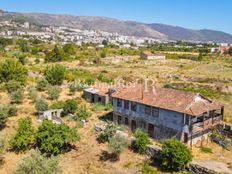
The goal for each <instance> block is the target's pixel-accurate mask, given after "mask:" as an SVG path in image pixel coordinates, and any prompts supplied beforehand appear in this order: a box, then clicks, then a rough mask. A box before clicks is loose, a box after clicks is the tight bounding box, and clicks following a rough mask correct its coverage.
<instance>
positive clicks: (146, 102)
mask: <svg viewBox="0 0 232 174" xmlns="http://www.w3.org/2000/svg"><path fill="white" fill-rule="evenodd" d="M112 100H113V121H114V122H115V123H117V124H124V125H127V126H128V127H129V128H130V129H131V130H132V131H134V130H135V129H137V128H140V129H142V130H144V131H146V132H147V133H148V134H149V135H150V136H151V137H153V138H154V139H166V138H171V137H176V138H177V139H179V140H180V141H182V142H184V143H186V144H194V143H196V142H197V141H199V140H202V138H206V137H207V135H208V133H209V132H211V131H212V129H214V128H216V127H218V126H219V124H220V123H221V122H222V121H223V113H224V107H223V105H221V104H219V103H216V102H213V101H211V100H209V99H206V98H204V97H203V96H201V95H199V94H194V93H190V92H183V91H178V90H174V89H167V88H152V87H149V88H147V89H145V88H144V87H143V86H142V85H138V86H132V87H127V88H122V89H120V90H118V91H116V92H114V93H113V94H112Z"/></svg>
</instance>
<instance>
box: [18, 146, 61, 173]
mask: <svg viewBox="0 0 232 174" xmlns="http://www.w3.org/2000/svg"><path fill="white" fill-rule="evenodd" d="M59 173H62V170H61V167H60V166H59V159H58V158H57V157H51V158H47V157H46V156H44V155H42V154H41V152H40V151H39V150H38V149H36V150H31V151H30V152H29V154H28V155H27V156H25V157H24V158H23V159H22V160H21V161H20V162H19V163H18V165H17V168H16V171H15V174H59Z"/></svg>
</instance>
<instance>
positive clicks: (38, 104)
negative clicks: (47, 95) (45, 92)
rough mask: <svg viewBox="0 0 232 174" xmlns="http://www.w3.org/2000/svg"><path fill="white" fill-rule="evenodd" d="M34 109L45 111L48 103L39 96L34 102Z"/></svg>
mask: <svg viewBox="0 0 232 174" xmlns="http://www.w3.org/2000/svg"><path fill="white" fill-rule="evenodd" d="M35 109H36V110H37V111H38V112H39V111H46V110H48V103H47V101H46V100H45V99H43V98H39V99H37V100H36V102H35Z"/></svg>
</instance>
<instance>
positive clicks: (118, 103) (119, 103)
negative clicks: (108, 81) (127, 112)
mask: <svg viewBox="0 0 232 174" xmlns="http://www.w3.org/2000/svg"><path fill="white" fill-rule="evenodd" d="M117 106H118V107H122V100H121V99H117Z"/></svg>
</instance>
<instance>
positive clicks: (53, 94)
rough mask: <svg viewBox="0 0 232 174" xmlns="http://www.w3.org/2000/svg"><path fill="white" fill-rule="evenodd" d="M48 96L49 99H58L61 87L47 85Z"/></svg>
mask: <svg viewBox="0 0 232 174" xmlns="http://www.w3.org/2000/svg"><path fill="white" fill-rule="evenodd" d="M47 92H48V98H49V99H50V100H58V98H59V96H60V92H61V88H60V87H59V86H51V85H49V86H48V87H47Z"/></svg>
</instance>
